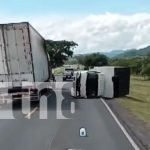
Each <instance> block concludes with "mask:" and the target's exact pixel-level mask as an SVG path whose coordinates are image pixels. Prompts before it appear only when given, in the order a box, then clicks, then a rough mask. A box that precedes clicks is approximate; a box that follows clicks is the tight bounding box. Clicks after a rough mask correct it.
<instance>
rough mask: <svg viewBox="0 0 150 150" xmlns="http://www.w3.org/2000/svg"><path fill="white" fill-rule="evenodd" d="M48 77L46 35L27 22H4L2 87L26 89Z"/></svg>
mask: <svg viewBox="0 0 150 150" xmlns="http://www.w3.org/2000/svg"><path fill="white" fill-rule="evenodd" d="M49 77H50V67H49V57H48V55H47V53H46V50H45V40H44V38H43V37H42V36H41V35H40V34H39V33H38V32H37V31H36V30H35V29H34V28H33V27H32V26H31V25H30V24H29V23H27V22H23V23H11V24H1V25H0V88H1V89H2V87H3V88H7V89H8V92H10V93H15V92H24V91H28V86H32V87H33V86H34V85H35V82H36V83H37V82H45V81H48V80H49ZM28 84H30V85H28Z"/></svg>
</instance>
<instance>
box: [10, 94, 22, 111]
mask: <svg viewBox="0 0 150 150" xmlns="http://www.w3.org/2000/svg"><path fill="white" fill-rule="evenodd" d="M12 107H13V109H20V108H22V95H21V94H19V95H13V96H12Z"/></svg>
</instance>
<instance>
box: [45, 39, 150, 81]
mask: <svg viewBox="0 0 150 150" xmlns="http://www.w3.org/2000/svg"><path fill="white" fill-rule="evenodd" d="M76 46H78V44H77V43H75V42H73V41H65V40H63V41H52V40H47V41H46V50H47V52H48V54H49V55H50V63H51V66H52V68H56V67H60V66H62V65H63V64H64V63H66V62H67V63H70V64H81V65H83V66H85V69H89V68H93V67H94V66H123V67H130V68H131V73H132V74H133V75H141V76H144V77H149V78H150V54H148V55H147V56H143V57H136V58H128V59H127V58H126V59H123V58H122V59H121V58H120V59H110V58H108V57H107V56H105V55H103V54H100V53H92V54H85V55H77V56H73V50H74V48H76ZM72 56H73V58H72V59H70V58H71V57H72ZM68 59H69V60H68Z"/></svg>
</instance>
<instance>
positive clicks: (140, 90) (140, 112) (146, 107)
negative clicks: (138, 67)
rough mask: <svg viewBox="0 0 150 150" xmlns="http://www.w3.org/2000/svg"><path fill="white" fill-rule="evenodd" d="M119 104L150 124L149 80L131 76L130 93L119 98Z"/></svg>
mask: <svg viewBox="0 0 150 150" xmlns="http://www.w3.org/2000/svg"><path fill="white" fill-rule="evenodd" d="M120 99H123V101H119V103H120V105H121V106H123V107H125V108H127V109H129V110H130V111H131V112H132V113H133V114H134V115H135V116H137V117H138V118H139V119H141V120H143V121H144V122H145V123H147V124H148V126H150V80H144V78H142V77H133V76H132V77H131V83H130V95H128V96H126V97H124V98H120Z"/></svg>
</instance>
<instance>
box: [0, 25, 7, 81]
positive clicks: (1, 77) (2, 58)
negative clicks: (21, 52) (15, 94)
mask: <svg viewBox="0 0 150 150" xmlns="http://www.w3.org/2000/svg"><path fill="white" fill-rule="evenodd" d="M7 75H8V70H7V60H6V55H5V50H4V38H3V27H2V26H0V84H3V83H4V82H8V76H7Z"/></svg>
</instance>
